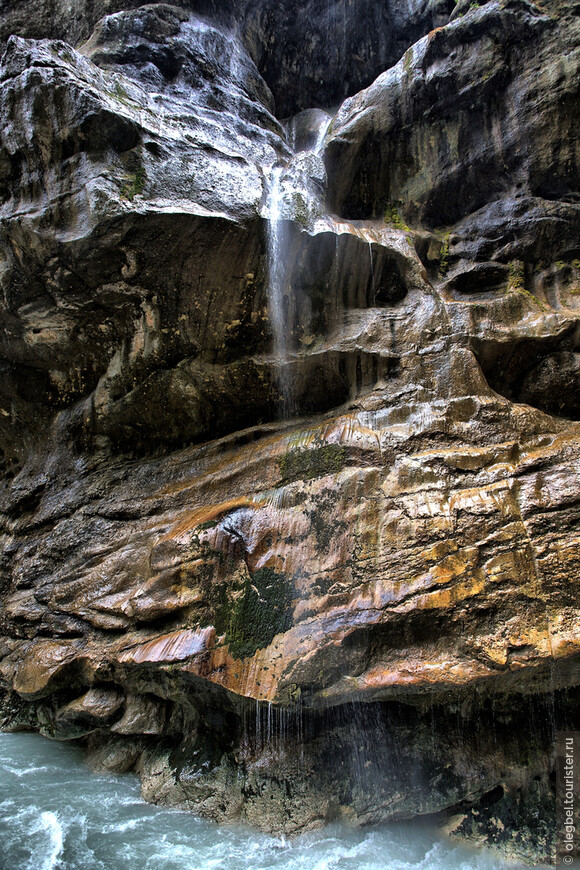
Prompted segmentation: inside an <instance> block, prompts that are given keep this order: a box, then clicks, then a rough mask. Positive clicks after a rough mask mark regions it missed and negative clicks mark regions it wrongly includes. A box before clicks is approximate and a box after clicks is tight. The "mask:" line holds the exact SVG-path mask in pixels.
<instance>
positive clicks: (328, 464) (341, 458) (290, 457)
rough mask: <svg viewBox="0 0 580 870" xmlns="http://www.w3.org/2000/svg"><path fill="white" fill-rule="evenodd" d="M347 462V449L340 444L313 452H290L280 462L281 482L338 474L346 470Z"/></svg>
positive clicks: (330, 445) (326, 446) (323, 447)
mask: <svg viewBox="0 0 580 870" xmlns="http://www.w3.org/2000/svg"><path fill="white" fill-rule="evenodd" d="M345 460H346V448H345V447H342V446H341V445H340V444H325V445H324V446H322V447H317V448H314V449H311V450H289V451H288V452H287V453H285V454H284V455H283V456H282V457H281V458H280V459H279V460H278V466H279V468H280V474H281V475H282V481H281V482H282V483H290V482H291V481H293V480H312V479H313V478H315V477H324V475H326V474H338V472H339V471H342V469H343V468H344V465H345Z"/></svg>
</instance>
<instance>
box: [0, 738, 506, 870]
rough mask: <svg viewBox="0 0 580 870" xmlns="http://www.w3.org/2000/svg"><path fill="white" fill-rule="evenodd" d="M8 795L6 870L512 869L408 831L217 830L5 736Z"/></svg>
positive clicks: (3, 842) (123, 780)
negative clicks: (284, 833)
mask: <svg viewBox="0 0 580 870" xmlns="http://www.w3.org/2000/svg"><path fill="white" fill-rule="evenodd" d="M264 726H265V727H266V728H267V722H266V721H265V722H264ZM32 767H34V769H35V770H36V771H37V772H36V773H35V774H34V775H33V776H29V777H20V778H19V777H17V776H14V775H13V773H12V772H11V770H10V769H9V768H11V769H12V770H15V769H16V770H17V769H20V768H27V769H29V770H30V769H32ZM0 794H1V795H2V802H1V803H0V868H2V870H507V867H508V865H506V864H505V863H503V862H502V861H500V860H499V859H497V858H495V857H494V856H492V855H490V854H488V853H485V852H477V851H473V850H469V849H466V848H464V847H458V846H453V845H451V844H450V843H449V842H447V841H446V840H442V839H440V838H439V837H438V836H437V835H436V834H435V833H434V832H432V831H430V830H429V829H427V828H423V827H419V826H417V825H410V824H406V825H405V824H400V825H393V826H384V827H380V828H373V829H362V830H361V829H358V830H357V829H351V828H348V827H347V826H340V825H333V826H330V827H328V828H325V829H322V830H319V831H313V832H311V833H309V834H305V835H303V836H301V837H299V838H297V839H293V840H286V839H285V838H283V837H272V836H268V835H267V834H260V833H257V832H256V831H251V830H248V829H244V828H240V827H231V826H217V825H214V824H212V823H210V822H206V821H204V820H203V819H199V818H196V817H195V816H192V815H191V814H189V813H183V812H177V811H174V810H167V809H162V808H159V807H153V806H150V805H149V804H146V803H145V802H144V801H143V800H142V799H141V798H140V797H139V786H138V783H137V780H136V778H135V777H133V776H130V775H125V776H111V775H108V776H97V775H94V774H91V773H90V772H89V771H88V769H87V768H86V767H85V766H84V764H83V757H82V753H80V751H79V750H77V749H75V748H74V747H72V746H68V745H64V744H58V743H54V742H53V741H49V740H45V739H44V738H42V737H39V736H38V735H34V734H0ZM509 866H511V868H512V870H515V868H514V865H509Z"/></svg>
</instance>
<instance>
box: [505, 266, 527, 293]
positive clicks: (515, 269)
mask: <svg viewBox="0 0 580 870" xmlns="http://www.w3.org/2000/svg"><path fill="white" fill-rule="evenodd" d="M525 289H526V279H525V269H524V264H523V263H522V261H521V260H512V262H511V263H510V264H509V272H508V290H525Z"/></svg>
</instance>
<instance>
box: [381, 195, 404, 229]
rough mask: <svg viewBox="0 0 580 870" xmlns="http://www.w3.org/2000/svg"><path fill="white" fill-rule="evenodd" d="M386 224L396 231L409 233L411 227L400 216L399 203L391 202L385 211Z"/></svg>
mask: <svg viewBox="0 0 580 870" xmlns="http://www.w3.org/2000/svg"><path fill="white" fill-rule="evenodd" d="M385 223H386V224H387V225H389V226H391V227H394V228H395V229H396V230H404V231H405V232H409V227H408V226H407V224H406V223H405V221H404V220H403V218H402V217H401V215H400V214H399V203H395V202H390V203H389V204H388V205H387V207H386V209H385Z"/></svg>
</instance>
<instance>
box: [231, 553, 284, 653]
mask: <svg viewBox="0 0 580 870" xmlns="http://www.w3.org/2000/svg"><path fill="white" fill-rule="evenodd" d="M291 626H292V586H291V584H290V583H289V582H288V579H287V578H286V576H285V575H284V574H278V573H277V572H276V571H274V570H273V569H272V568H260V569H259V570H258V571H255V572H254V574H252V575H251V576H250V577H248V578H247V580H246V582H245V583H244V585H243V586H242V589H241V592H240V594H239V595H238V597H237V598H236V599H235V600H234V601H232V600H231V599H229V598H228V597H227V596H226V595H225V594H224V595H223V596H222V600H221V605H220V606H219V607H218V610H217V612H216V617H215V628H216V631H217V632H218V634H225V636H226V643H227V644H228V647H229V650H230V653H231V654H232V656H233V657H234V658H237V659H243V658H247V657H248V656H253V655H254V653H255V652H256V651H257V650H259V649H262V648H263V647H266V646H268V645H269V644H270V643H271V642H272V639H273V638H274V637H275V635H277V634H280V632H283V631H287V630H288V629H289V628H290V627H291Z"/></svg>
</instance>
